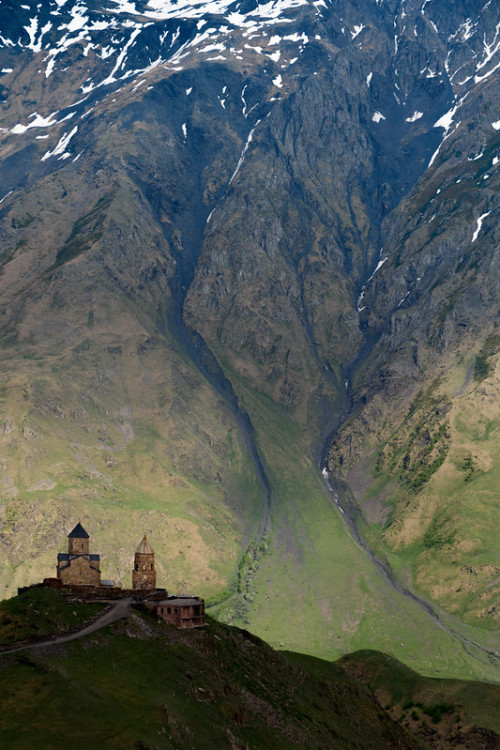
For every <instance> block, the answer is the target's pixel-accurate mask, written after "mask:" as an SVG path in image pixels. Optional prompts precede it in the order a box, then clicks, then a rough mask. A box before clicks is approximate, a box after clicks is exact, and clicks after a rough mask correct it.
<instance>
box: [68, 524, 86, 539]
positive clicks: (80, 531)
mask: <svg viewBox="0 0 500 750" xmlns="http://www.w3.org/2000/svg"><path fill="white" fill-rule="evenodd" d="M88 538H89V535H88V534H87V532H86V531H85V529H84V528H83V526H82V524H81V523H80V522H78V523H77V524H76V526H75V528H74V529H73V531H70V533H69V534H68V539H88Z"/></svg>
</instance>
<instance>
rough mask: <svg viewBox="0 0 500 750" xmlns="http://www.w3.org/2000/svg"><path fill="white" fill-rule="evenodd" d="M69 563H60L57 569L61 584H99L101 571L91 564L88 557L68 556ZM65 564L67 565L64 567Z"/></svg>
mask: <svg viewBox="0 0 500 750" xmlns="http://www.w3.org/2000/svg"><path fill="white" fill-rule="evenodd" d="M69 562H70V564H69V565H67V562H64V563H62V564H61V565H60V566H59V569H58V578H60V579H61V581H62V582H63V584H71V583H74V584H77V585H84V586H99V585H100V583H101V572H100V570H98V569H97V568H96V567H95V565H93V564H91V562H90V560H89V558H88V557H85V556H81V557H74V558H70V561H69ZM64 566H67V567H64Z"/></svg>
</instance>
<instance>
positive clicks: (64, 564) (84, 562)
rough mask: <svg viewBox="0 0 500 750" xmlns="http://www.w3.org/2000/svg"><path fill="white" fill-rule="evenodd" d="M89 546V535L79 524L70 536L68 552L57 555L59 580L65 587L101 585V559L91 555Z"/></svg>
mask: <svg viewBox="0 0 500 750" xmlns="http://www.w3.org/2000/svg"><path fill="white" fill-rule="evenodd" d="M89 544H90V541H89V535H88V534H87V532H86V531H85V529H84V528H83V526H82V525H81V523H77V525H76V526H75V528H74V529H73V531H71V532H70V533H69V534H68V551H67V552H61V553H59V554H58V555H57V578H58V579H59V580H60V581H61V582H62V583H63V585H72V584H74V585H78V586H100V585H101V570H100V564H101V563H100V557H99V555H91V554H90V551H89Z"/></svg>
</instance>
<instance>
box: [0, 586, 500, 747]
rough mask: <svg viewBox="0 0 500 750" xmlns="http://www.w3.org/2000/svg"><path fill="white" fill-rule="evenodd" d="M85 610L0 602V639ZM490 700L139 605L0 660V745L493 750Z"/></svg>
mask: <svg viewBox="0 0 500 750" xmlns="http://www.w3.org/2000/svg"><path fill="white" fill-rule="evenodd" d="M86 606H88V605H80V607H76V608H75V605H73V604H71V603H68V604H65V603H64V601H63V600H62V598H61V596H60V594H59V593H57V592H54V591H46V590H43V589H34V590H31V591H28V592H26V593H25V594H23V595H22V596H21V597H18V598H16V599H15V600H11V601H10V602H2V603H1V604H0V644H2V645H3V644H5V642H6V641H10V640H11V630H10V622H11V619H12V617H13V616H14V611H15V617H17V627H19V628H21V626H22V624H23V623H22V620H23V615H22V613H23V612H24V631H23V634H24V635H27V634H28V633H29V631H30V629H31V632H32V633H35V632H36V631H37V630H38V627H37V625H38V622H39V620H40V618H41V619H42V620H43V622H44V623H49V622H50V623H51V627H52V628H53V630H54V631H59V630H64V629H66V628H68V627H69V626H70V624H71V621H72V620H74V621H75V622H76V621H77V620H79V619H82V618H84V613H83V611H80V610H82V608H83V609H84V608H85V607H86ZM75 612H76V615H75V614H74V613H75ZM88 614H91V613H90V612H89V613H88ZM20 632H21V631H20ZM364 683H367V685H365V684H364ZM372 690H374V691H375V694H376V696H377V697H378V698H380V699H381V702H382V705H381V704H380V703H379V702H378V700H377V698H376V697H375V696H374V694H373V692H372ZM479 696H482V701H479ZM410 699H411V700H413V701H415V708H414V709H413V711H417V712H418V714H419V720H418V721H416V720H411V721H407V718H408V711H409V708H408V705H409V701H410ZM499 699H500V688H498V686H493V685H489V686H488V685H486V684H479V683H472V682H470V683H465V682H463V683H459V682H457V681H455V682H452V681H446V680H441V681H435V680H429V679H425V678H422V677H420V676H419V675H417V674H416V673H415V672H412V671H411V670H408V669H407V668H405V667H403V666H402V665H401V664H399V663H398V662H397V661H396V660H390V659H388V658H386V657H384V656H383V655H381V654H378V655H377V654H374V653H370V654H368V655H367V654H365V653H360V654H354V655H351V656H350V657H349V658H346V659H345V660H343V661H341V662H339V663H329V662H325V661H321V660H319V659H315V658H312V657H308V656H305V655H300V654H293V653H280V652H277V651H274V650H273V649H271V648H270V647H269V646H268V645H267V644H266V643H264V642H263V641H261V640H260V639H258V638H256V637H255V636H252V635H250V634H249V633H248V632H247V631H244V630H239V629H237V628H234V627H229V626H226V625H222V624H220V623H216V622H214V621H213V620H211V619H210V618H209V619H208V624H207V627H206V628H205V629H204V630H202V631H184V632H181V631H177V630H175V629H173V628H171V627H170V626H167V625H166V624H165V623H163V622H161V621H157V620H156V618H154V617H152V616H150V615H145V614H144V613H141V612H140V611H137V610H135V611H134V610H133V611H132V612H131V613H130V615H129V616H128V618H126V619H124V620H120V621H118V622H116V623H114V624H113V625H111V626H108V627H106V628H104V629H103V630H100V631H97V632H96V633H94V634H93V635H92V636H88V637H86V638H82V639H81V640H77V641H73V642H71V643H68V644H64V645H58V644H55V645H52V646H48V647H45V648H37V649H35V650H25V651H21V652H18V653H13V654H4V655H3V656H2V655H1V654H0V744H2V746H4V747H8V748H9V749H12V750H25V749H26V750H27V749H28V748H29V750H37V749H38V748H40V750H42V749H43V750H46V749H47V748H49V747H50V748H53V749H54V750H58V749H59V748H65V747H68V745H70V746H71V747H74V748H75V750H80V749H82V750H83V748H88V747H89V746H93V747H100V748H120V750H125V748H131V750H163V749H165V750H166V749H171V748H172V749H173V748H185V747H188V748H193V749H196V748H199V749H200V750H206V749H208V748H214V750H221V749H222V748H226V747H227V748H233V750H234V749H235V748H236V749H238V750H244V748H246V749H247V750H264V748H269V749H270V750H286V749H288V748H304V750H306V748H311V747H317V748H322V749H323V750H331V748H336V749H337V750H342V749H343V748H345V750H355V749H356V748H359V750H365V749H366V750H369V749H370V748H372V749H373V750H380V748H382V747H383V748H387V750H390V748H399V749H400V750H411V749H415V750H417V749H418V750H423V749H424V748H425V747H432V746H435V745H433V744H432V740H433V738H435V737H436V736H439V738H440V741H441V742H442V743H443V744H441V745H439V747H441V748H450V750H451V748H456V747H461V746H462V745H457V744H455V745H454V744H452V742H453V741H454V740H453V738H455V739H456V738H457V737H459V738H462V739H461V741H463V742H466V743H468V744H464V745H463V747H467V748H469V750H483V749H484V748H493V747H497V746H498V745H494V744H492V743H494V742H498V739H499V737H498V735H496V734H495V731H497V732H498V731H500V725H499V724H498V711H497V706H498V701H499ZM401 703H404V704H405V706H404V707H403V708H401V705H400V704H401ZM387 704H390V706H388V705H387ZM407 704H408V705H407ZM479 704H481V705H479ZM412 705H413V704H412ZM440 706H441V708H440ZM443 706H444V707H443ZM385 708H387V709H388V710H384V709H385ZM440 711H441V713H442V714H443V715H444V718H442V717H441V716H440V715H438V714H439V712H440ZM403 725H404V726H403ZM478 726H479V727H482V728H481V729H478ZM428 741H429V742H430V743H431V744H427V742H428ZM488 742H489V743H490V744H488ZM89 743H90V745H89Z"/></svg>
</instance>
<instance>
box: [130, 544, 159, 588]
mask: <svg viewBox="0 0 500 750" xmlns="http://www.w3.org/2000/svg"><path fill="white" fill-rule="evenodd" d="M132 588H133V589H138V590H142V591H149V590H151V589H155V588H156V570H155V553H154V550H153V548H152V546H151V545H150V543H149V542H148V538H147V536H146V535H144V538H143V540H142V542H141V543H140V544H139V546H138V547H137V549H136V551H135V558H134V569H133V571H132Z"/></svg>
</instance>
